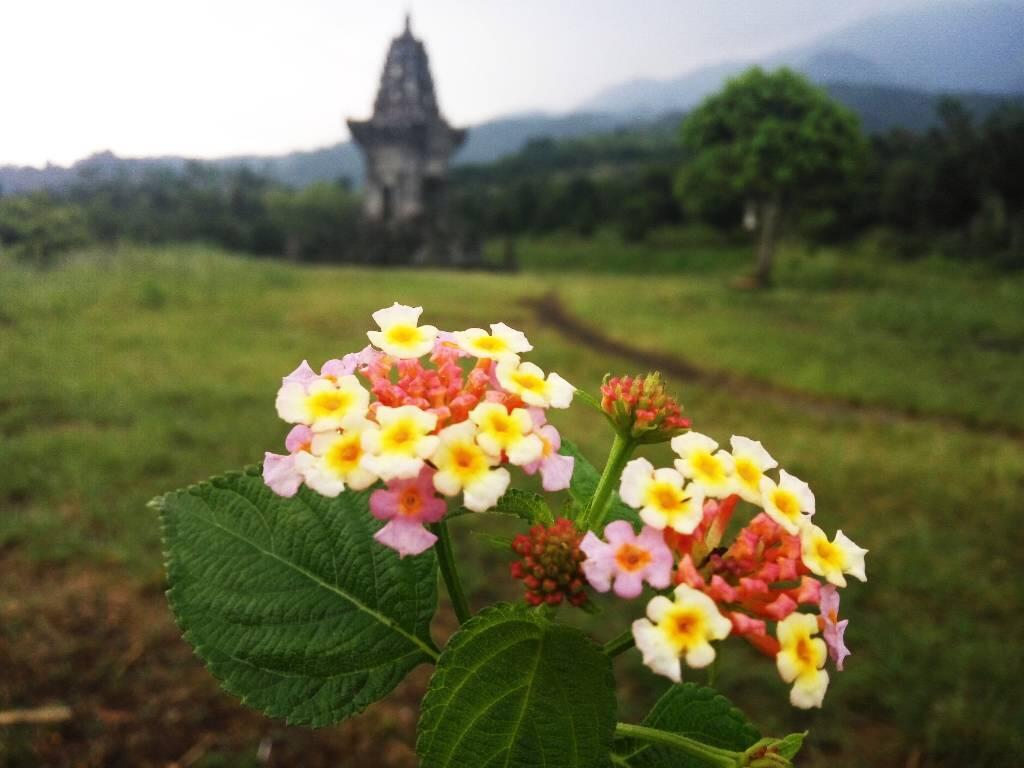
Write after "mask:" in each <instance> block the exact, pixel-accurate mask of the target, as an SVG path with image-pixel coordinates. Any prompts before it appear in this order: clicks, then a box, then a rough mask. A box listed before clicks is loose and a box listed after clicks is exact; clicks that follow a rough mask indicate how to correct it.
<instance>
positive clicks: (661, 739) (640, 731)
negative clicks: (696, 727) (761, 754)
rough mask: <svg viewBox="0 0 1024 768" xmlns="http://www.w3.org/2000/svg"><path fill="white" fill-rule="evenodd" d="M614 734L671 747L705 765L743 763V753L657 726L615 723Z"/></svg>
mask: <svg viewBox="0 0 1024 768" xmlns="http://www.w3.org/2000/svg"><path fill="white" fill-rule="evenodd" d="M615 735H616V736H622V737H624V738H629V739H638V740H639V741H646V742H648V743H649V744H660V745H663V746H666V747H672V748H673V749H678V750H679V751H680V752H685V753H686V754H688V755H689V756H690V757H694V758H696V759H698V760H701V761H702V762H704V763H705V764H707V765H712V766H719V767H720V768H737V766H740V765H742V764H743V763H742V760H743V755H742V754H741V753H739V752H733V751H732V750H728V749H719V748H718V747H712V746H711V745H710V744H702V743H701V742H699V741H695V740H694V739H690V738H687V737H686V736H680V735H679V734H678V733H670V732H668V731H662V730H659V729H657V728H647V727H645V726H643V725H632V724H630V723H617V724H616V726H615Z"/></svg>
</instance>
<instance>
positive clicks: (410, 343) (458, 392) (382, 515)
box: [263, 303, 575, 556]
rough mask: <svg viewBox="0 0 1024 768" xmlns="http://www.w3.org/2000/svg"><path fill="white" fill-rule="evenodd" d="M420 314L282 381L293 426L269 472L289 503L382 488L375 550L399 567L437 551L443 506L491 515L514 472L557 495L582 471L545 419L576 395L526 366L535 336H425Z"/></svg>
mask: <svg viewBox="0 0 1024 768" xmlns="http://www.w3.org/2000/svg"><path fill="white" fill-rule="evenodd" d="M422 311H423V310H422V308H421V307H409V306H405V305H401V304H397V303H396V304H395V305H394V306H391V307H387V308H385V309H381V310H378V311H377V312H374V313H373V320H374V322H375V323H376V324H377V326H378V330H374V331H369V332H368V333H367V337H368V338H369V341H370V345H368V346H367V347H366V348H365V349H363V350H361V351H359V352H355V353H352V354H348V355H345V356H344V357H342V358H341V359H336V360H329V361H327V362H326V363H324V364H323V366H321V368H320V371H319V373H318V372H317V371H315V370H314V369H313V368H311V367H310V365H309V364H308V363H307V362H306V361H303V362H302V363H301V364H300V365H299V366H298V368H296V369H295V370H294V371H292V372H291V373H290V374H288V375H287V376H285V377H284V379H283V380H282V383H281V388H280V389H279V390H278V393H277V400H276V407H277V413H278V415H279V416H280V417H281V418H282V419H283V420H284V421H286V422H288V423H290V424H293V425H294V426H293V427H292V429H291V431H290V432H289V433H288V436H287V437H286V439H285V448H286V449H287V451H288V453H287V454H283V455H281V454H274V453H267V454H266V456H265V459H264V463H263V477H264V480H265V481H266V483H267V485H268V486H270V488H271V489H272V490H273V491H274V492H275V493H277V494H279V495H281V496H293V495H294V494H295V493H297V492H298V489H299V487H300V486H301V485H303V484H305V485H306V486H308V487H309V488H311V489H312V490H314V491H316V492H317V493H320V494H322V495H323V496H328V497H335V496H337V495H338V494H340V493H341V492H342V491H344V490H345V489H351V490H354V491H360V490H364V489H367V488H370V487H371V486H373V485H374V484H376V483H379V482H380V483H384V484H385V487H383V488H379V489H377V490H374V491H373V493H372V495H371V497H370V510H371V512H372V514H373V515H374V516H376V517H377V518H379V519H381V520H385V521H387V524H386V525H385V526H384V527H383V528H381V530H380V531H379V532H378V533H377V534H376V538H377V540H378V541H379V542H380V543H382V544H384V545H386V546H388V547H391V548H393V549H395V550H397V551H398V552H399V554H400V555H402V556H405V555H416V554H419V553H421V552H423V551H425V550H426V549H428V548H429V547H431V546H432V545H433V544H434V543H435V541H436V540H437V537H436V536H435V534H433V533H432V532H431V531H429V530H428V529H427V528H426V525H427V524H429V523H435V522H438V521H439V520H441V519H442V518H443V517H444V515H445V513H446V510H447V508H448V506H447V503H446V501H445V497H447V498H456V497H460V496H461V500H462V505H463V506H464V507H466V508H467V509H469V510H471V511H474V512H482V511H485V510H487V509H490V508H491V507H493V506H494V505H495V504H496V503H497V501H498V499H499V498H500V497H501V496H502V495H503V494H504V493H505V491H506V490H507V488H508V486H509V482H510V480H511V476H510V473H509V470H508V467H509V466H510V465H511V466H515V467H519V468H520V469H522V470H523V471H524V472H525V473H526V474H535V473H538V472H539V473H540V476H541V480H542V484H543V487H544V489H545V490H548V491H556V490H561V489H564V488H566V487H568V485H569V481H570V478H571V477H572V470H573V459H572V457H568V456H563V455H561V454H560V453H559V452H558V449H559V447H560V445H561V438H560V436H559V434H558V431H557V430H556V429H555V428H554V427H553V426H552V425H551V424H549V423H548V422H547V416H546V412H547V410H548V409H549V408H568V407H569V405H570V403H571V402H572V398H573V393H574V391H575V390H574V388H573V387H572V385H571V384H569V383H568V382H567V381H566V380H565V379H563V378H562V377H561V376H559V375H558V374H557V373H548V374H545V372H544V371H542V370H541V369H540V368H539V367H538V366H537V365H535V364H534V363H531V362H527V361H524V360H523V359H522V357H521V356H522V355H523V354H524V353H526V352H529V351H530V350H531V349H533V347H532V346H531V344H530V342H529V341H528V340H527V338H526V336H525V335H524V334H523V333H521V332H520V331H517V330H515V329H513V328H510V327H509V326H507V325H505V324H504V323H497V324H495V325H492V326H491V327H490V332H488V331H485V330H483V329H481V328H469V329H467V330H464V331H456V332H445V331H439V330H438V329H437V328H436V327H434V326H432V325H421V324H420V322H419V320H420V315H421V314H422Z"/></svg>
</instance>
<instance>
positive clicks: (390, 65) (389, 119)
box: [348, 13, 466, 222]
mask: <svg viewBox="0 0 1024 768" xmlns="http://www.w3.org/2000/svg"><path fill="white" fill-rule="evenodd" d="M348 125H349V129H350V130H351V132H352V138H353V139H354V140H355V142H356V143H357V144H358V145H359V146H360V147H361V148H362V150H363V152H364V153H365V156H366V192H365V198H364V199H365V207H366V211H367V213H368V214H369V216H370V218H371V219H375V220H378V221H385V222H391V221H399V220H403V219H414V218H417V217H420V216H424V215H425V216H427V217H433V218H436V217H438V216H439V215H440V206H441V203H442V201H443V191H444V180H445V176H446V174H447V169H448V160H449V159H450V157H451V155H452V154H453V153H454V152H455V150H456V149H458V147H459V146H460V145H461V144H462V142H463V141H465V139H466V132H465V131H464V130H459V129H455V128H452V127H451V126H450V125H449V124H448V122H447V121H446V120H445V119H444V117H443V116H442V115H441V112H440V110H439V109H438V105H437V96H436V94H435V93H434V81H433V78H432V77H431V76H430V62H429V60H428V58H427V51H426V48H425V47H424V46H423V43H422V42H421V41H420V40H417V39H416V38H415V37H413V35H412V19H411V14H409V13H406V15H405V29H404V30H403V32H402V34H401V35H399V36H398V37H396V38H394V39H393V40H392V41H391V46H390V47H389V48H388V53H387V57H386V58H385V61H384V71H383V72H382V73H381V79H380V87H379V89H378V90H377V98H376V99H375V100H374V105H373V116H372V117H371V118H370V119H369V120H349V121H348Z"/></svg>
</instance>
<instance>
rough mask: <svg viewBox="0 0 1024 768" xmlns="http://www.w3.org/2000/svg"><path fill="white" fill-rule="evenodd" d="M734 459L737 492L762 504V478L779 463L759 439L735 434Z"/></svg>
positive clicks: (752, 501)
mask: <svg viewBox="0 0 1024 768" xmlns="http://www.w3.org/2000/svg"><path fill="white" fill-rule="evenodd" d="M729 445H730V446H732V461H733V466H734V469H735V481H736V493H738V494H739V495H740V497H741V498H743V499H744V500H745V501H749V502H750V503H751V504H757V505H758V506H759V507H760V506H762V497H761V478H762V477H764V473H765V471H766V470H769V469H774V468H775V467H777V466H778V465H779V463H778V462H777V461H775V459H773V458H772V457H771V455H770V454H769V453H768V451H766V450H765V449H764V446H763V445H761V443H759V442H758V441H757V440H751V439H750V438H749V437H740V436H739V435H733V436H732V438H731V439H730V440H729Z"/></svg>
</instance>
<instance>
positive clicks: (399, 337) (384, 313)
mask: <svg viewBox="0 0 1024 768" xmlns="http://www.w3.org/2000/svg"><path fill="white" fill-rule="evenodd" d="M422 313H423V307H407V306H405V305H404V304H399V303H398V302H395V304H394V305H392V306H390V307H387V308H385V309H378V310H377V311H376V312H374V313H373V320H374V322H375V323H377V325H378V326H379V327H380V330H379V331H368V332H367V334H366V335H367V337H368V338H369V339H370V341H371V342H372V343H373V344H374V346H376V347H377V348H378V349H381V350H383V351H384V352H385V353H387V354H389V355H391V356H392V357H397V358H398V359H399V360H410V359H412V358H416V357H421V356H423V355H425V354H427V353H428V352H430V351H431V350H432V349H433V348H434V339H435V338H437V328H435V327H434V326H432V325H418V323H419V321H420V315H421V314H422Z"/></svg>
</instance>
